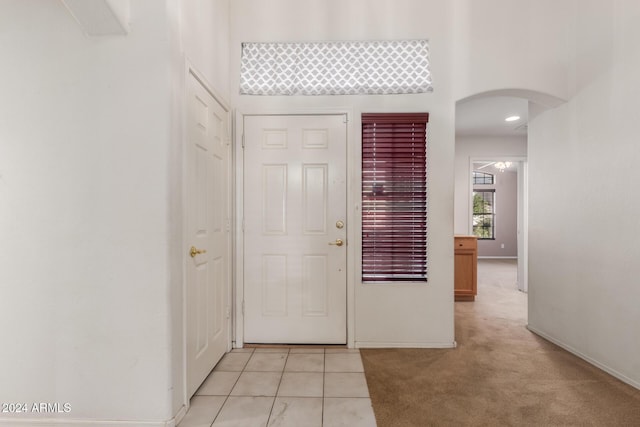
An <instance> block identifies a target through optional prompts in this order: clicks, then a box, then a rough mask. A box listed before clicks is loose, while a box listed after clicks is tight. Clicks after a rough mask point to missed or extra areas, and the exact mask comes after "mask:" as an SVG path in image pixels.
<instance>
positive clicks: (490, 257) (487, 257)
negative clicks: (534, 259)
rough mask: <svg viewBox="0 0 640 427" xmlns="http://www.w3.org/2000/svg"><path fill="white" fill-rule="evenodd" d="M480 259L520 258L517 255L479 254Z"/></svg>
mask: <svg viewBox="0 0 640 427" xmlns="http://www.w3.org/2000/svg"><path fill="white" fill-rule="evenodd" d="M478 259H518V257H517V256H491V255H488V256H478Z"/></svg>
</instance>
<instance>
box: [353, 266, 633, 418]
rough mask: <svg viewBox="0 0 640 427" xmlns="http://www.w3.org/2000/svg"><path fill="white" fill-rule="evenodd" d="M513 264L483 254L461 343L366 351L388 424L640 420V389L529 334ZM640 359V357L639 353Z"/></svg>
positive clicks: (376, 400)
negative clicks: (474, 300) (442, 346)
mask: <svg viewBox="0 0 640 427" xmlns="http://www.w3.org/2000/svg"><path fill="white" fill-rule="evenodd" d="M515 274H516V273H515V264H514V262H512V261H503V260H490V261H488V260H487V261H485V260H482V261H480V263H479V268H478V291H479V294H478V297H477V299H476V302H457V303H456V304H455V305H456V307H455V313H456V340H457V342H458V348H456V349H442V350H440V349H437V350H430V349H427V350H425V349H381V350H379V349H362V350H361V354H362V359H363V363H364V367H365V374H366V377H367V383H368V385H369V391H370V394H371V400H372V403H373V409H374V412H375V414H376V420H377V423H378V426H379V427H385V426H393V427H399V426H431V425H433V426H439V425H450V426H467V425H472V426H640V391H639V390H637V389H635V388H633V387H631V386H629V385H627V384H624V383H622V382H620V381H618V380H617V379H615V378H613V377H611V376H610V375H608V374H606V373H604V372H603V371H601V370H599V369H597V368H595V367H593V366H592V365H590V364H588V363H586V362H585V361H583V360H582V359H579V358H578V357H575V356H573V355H572V354H570V353H568V352H566V351H564V350H562V349H561V348H559V347H557V346H555V345H553V344H551V343H549V342H548V341H545V340H544V339H542V338H539V337H538V336H536V335H534V334H533V333H531V332H529V331H528V330H527V329H526V328H525V325H526V296H525V295H524V294H522V293H520V292H518V291H517V290H516V289H515ZM639 357H640V356H639Z"/></svg>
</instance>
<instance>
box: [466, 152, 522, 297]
mask: <svg viewBox="0 0 640 427" xmlns="http://www.w3.org/2000/svg"><path fill="white" fill-rule="evenodd" d="M496 161H504V162H513V163H517V164H518V187H517V189H518V190H517V192H518V195H517V203H518V213H517V215H518V221H517V248H518V289H519V290H521V291H524V292H527V291H528V280H529V277H528V274H529V273H528V268H527V267H528V265H529V252H528V241H529V202H528V194H529V191H528V185H529V181H528V177H527V173H528V163H527V156H497V155H496V156H493V155H492V156H484V157H469V197H468V202H469V210H468V212H469V218H468V227H469V228H468V234H469V235H472V234H473V164H474V163H483V162H496Z"/></svg>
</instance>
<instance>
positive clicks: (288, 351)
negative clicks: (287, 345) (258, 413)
mask: <svg viewBox="0 0 640 427" xmlns="http://www.w3.org/2000/svg"><path fill="white" fill-rule="evenodd" d="M290 354H291V349H288V350H287V357H285V359H284V365H282V372H281V373H280V381H278V387H277V388H276V394H275V396H273V402H272V403H271V410H270V411H269V418H267V426H268V425H269V422H270V421H271V415H273V408H274V406H276V399H277V398H278V392H280V385H281V384H282V378H283V377H284V369H285V368H286V366H287V362H288V361H289V355H290Z"/></svg>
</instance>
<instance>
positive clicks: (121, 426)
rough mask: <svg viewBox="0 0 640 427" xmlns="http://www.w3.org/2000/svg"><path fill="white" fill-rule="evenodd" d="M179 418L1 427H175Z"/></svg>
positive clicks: (0, 422)
mask: <svg viewBox="0 0 640 427" xmlns="http://www.w3.org/2000/svg"><path fill="white" fill-rule="evenodd" d="M178 422H179V421H177V417H175V418H172V419H170V420H167V421H112V420H89V419H87V420H78V419H75V420H73V419H55V418H43V419H35V418H31V419H23V418H15V419H6V418H5V419H0V426H7V427H15V426H20V427H59V426H87V427H94V426H96V427H98V426H99V427H175V426H176V425H177V424H178Z"/></svg>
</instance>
